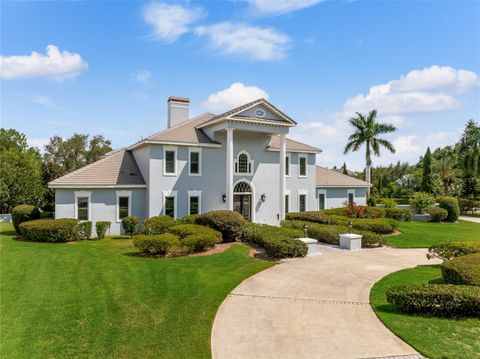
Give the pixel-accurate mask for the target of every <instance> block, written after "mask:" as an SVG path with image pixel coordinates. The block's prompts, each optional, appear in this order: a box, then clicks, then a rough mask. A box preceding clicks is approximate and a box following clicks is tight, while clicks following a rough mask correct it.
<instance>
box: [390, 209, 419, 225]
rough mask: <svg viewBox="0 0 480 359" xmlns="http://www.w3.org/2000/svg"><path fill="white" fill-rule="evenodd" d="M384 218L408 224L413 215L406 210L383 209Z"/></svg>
mask: <svg viewBox="0 0 480 359" xmlns="http://www.w3.org/2000/svg"><path fill="white" fill-rule="evenodd" d="M383 210H384V211H385V218H391V219H395V220H397V221H404V222H410V221H411V220H412V218H413V213H412V211H411V210H409V209H407V208H384V209H383Z"/></svg>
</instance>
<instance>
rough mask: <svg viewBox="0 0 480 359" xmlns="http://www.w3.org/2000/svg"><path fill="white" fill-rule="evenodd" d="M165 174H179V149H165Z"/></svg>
mask: <svg viewBox="0 0 480 359" xmlns="http://www.w3.org/2000/svg"><path fill="white" fill-rule="evenodd" d="M163 159H164V161H163V162H164V165H163V174H165V175H170V176H171V175H176V174H177V149H176V148H175V147H165V148H164V152H163Z"/></svg>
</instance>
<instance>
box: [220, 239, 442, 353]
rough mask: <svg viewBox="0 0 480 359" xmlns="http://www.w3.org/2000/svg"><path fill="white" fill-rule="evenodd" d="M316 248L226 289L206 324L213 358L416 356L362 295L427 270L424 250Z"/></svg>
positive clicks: (428, 262) (365, 295)
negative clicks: (383, 282) (406, 273)
mask: <svg viewBox="0 0 480 359" xmlns="http://www.w3.org/2000/svg"><path fill="white" fill-rule="evenodd" d="M321 247H322V248H323V249H322V252H323V255H320V256H316V257H309V258H303V259H298V260H292V261H288V262H284V263H282V264H279V265H277V266H275V267H272V268H269V269H267V270H265V271H263V272H261V273H259V274H257V275H255V276H253V277H251V278H249V279H247V280H246V281H244V282H243V283H242V284H240V285H239V286H238V287H237V288H235V289H234V290H233V291H232V293H231V294H230V295H229V296H228V297H227V298H226V299H225V301H224V302H223V304H222V305H221V307H220V309H219V311H218V313H217V316H216V318H215V322H214V325H213V330H212V355H213V358H215V359H218V358H229V359H232V358H242V359H245V358H384V357H389V358H390V357H394V358H396V357H400V358H421V356H419V355H418V353H417V352H416V351H415V350H414V349H413V348H411V347H410V346H409V345H407V344H406V343H404V342H403V341H402V340H400V339H399V338H398V337H396V336H395V335H394V334H393V333H391V332H390V331H389V330H388V329H387V328H386V327H385V326H384V325H383V324H382V323H381V322H380V320H379V319H378V318H377V317H376V315H375V313H374V312H373V310H372V309H371V307H370V304H369V293H370V288H371V287H372V285H373V284H374V283H375V282H377V281H378V280H379V279H380V278H382V277H384V276H385V275H386V274H388V273H391V272H395V271H397V270H400V269H403V268H409V267H415V266H416V265H418V264H433V263H434V262H433V261H428V260H427V258H426V257H425V254H426V250H423V249H392V248H379V249H367V250H359V251H344V250H334V249H332V248H329V247H324V246H321Z"/></svg>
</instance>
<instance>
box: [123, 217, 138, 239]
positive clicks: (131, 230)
mask: <svg viewBox="0 0 480 359" xmlns="http://www.w3.org/2000/svg"><path fill="white" fill-rule="evenodd" d="M122 228H123V230H124V231H125V233H127V234H129V235H130V238H132V237H133V235H134V234H136V233H137V232H138V217H137V216H128V217H125V218H122Z"/></svg>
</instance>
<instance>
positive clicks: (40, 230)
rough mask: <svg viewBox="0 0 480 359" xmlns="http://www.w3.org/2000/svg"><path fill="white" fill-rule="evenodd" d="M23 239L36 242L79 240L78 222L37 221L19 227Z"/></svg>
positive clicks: (58, 220) (66, 220)
mask: <svg viewBox="0 0 480 359" xmlns="http://www.w3.org/2000/svg"><path fill="white" fill-rule="evenodd" d="M19 229H20V233H21V234H22V236H23V238H24V239H26V240H28V241H35V242H69V241H76V240H77V239H78V220H77V219H71V218H61V219H36V220H34V221H28V222H23V223H21V224H20V226H19Z"/></svg>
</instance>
